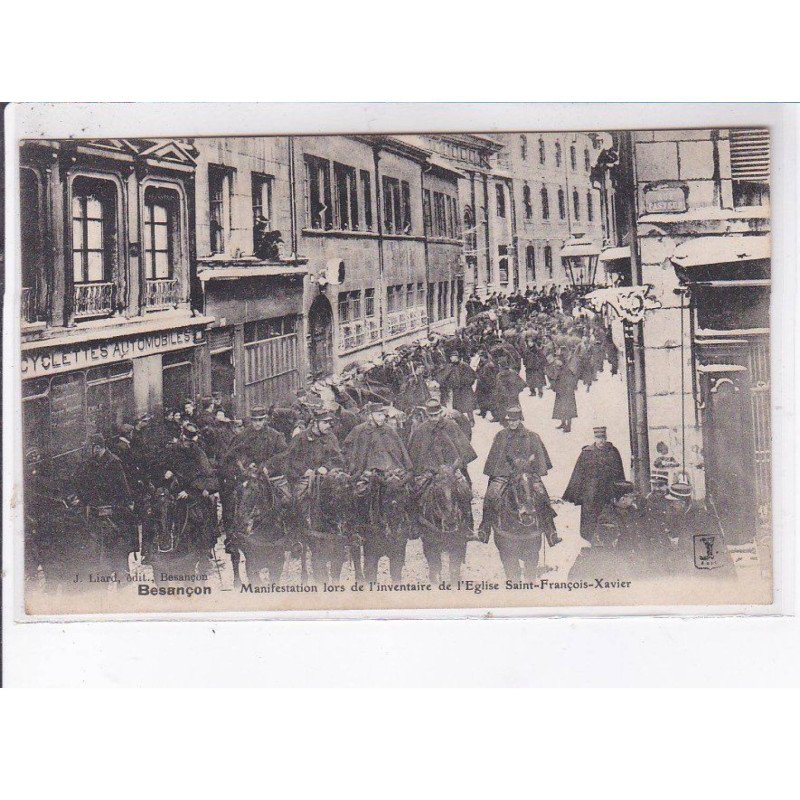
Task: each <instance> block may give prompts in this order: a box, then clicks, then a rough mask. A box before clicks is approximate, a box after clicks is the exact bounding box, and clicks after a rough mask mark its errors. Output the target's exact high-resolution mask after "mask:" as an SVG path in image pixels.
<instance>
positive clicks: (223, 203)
mask: <svg viewBox="0 0 800 800" xmlns="http://www.w3.org/2000/svg"><path fill="white" fill-rule="evenodd" d="M231 184H232V175H231V170H229V169H227V168H226V167H221V166H219V165H217V164H209V165H208V212H209V213H208V216H209V226H210V234H211V252H212V253H224V252H225V247H226V246H227V244H228V237H229V236H230V229H231Z"/></svg>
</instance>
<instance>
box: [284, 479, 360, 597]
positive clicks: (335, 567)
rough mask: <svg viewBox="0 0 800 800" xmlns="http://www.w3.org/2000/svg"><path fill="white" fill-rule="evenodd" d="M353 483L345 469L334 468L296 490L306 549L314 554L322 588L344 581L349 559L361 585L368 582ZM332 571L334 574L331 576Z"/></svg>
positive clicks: (305, 482) (296, 502)
mask: <svg viewBox="0 0 800 800" xmlns="http://www.w3.org/2000/svg"><path fill="white" fill-rule="evenodd" d="M351 484H352V480H351V478H350V475H349V474H348V473H347V472H345V471H344V470H342V469H339V468H334V469H331V470H329V471H328V472H326V473H325V474H320V473H318V472H315V473H314V474H313V475H311V476H310V478H309V479H308V480H304V481H300V482H299V483H298V484H297V485H296V487H295V494H294V497H295V505H296V510H297V511H298V516H299V517H301V518H302V531H303V533H302V537H301V541H302V545H303V547H304V548H305V547H306V546H307V547H308V550H309V552H310V553H311V566H312V569H313V572H314V581H315V582H316V583H318V584H321V583H326V582H328V581H329V580H330V581H331V582H332V583H335V582H338V581H340V580H341V576H342V568H343V567H344V563H345V561H347V559H348V556H349V557H350V560H351V561H352V564H353V568H354V570H355V578H356V580H357V581H363V580H364V573H363V571H362V568H361V548H360V542H359V540H358V538H357V535H356V534H355V533H354V531H353V528H352V525H351V522H352V517H353V511H352V505H353V504H352V488H351ZM329 570H330V573H329Z"/></svg>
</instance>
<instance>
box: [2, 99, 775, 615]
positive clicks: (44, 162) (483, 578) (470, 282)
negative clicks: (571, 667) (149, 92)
mask: <svg viewBox="0 0 800 800" xmlns="http://www.w3.org/2000/svg"><path fill="white" fill-rule="evenodd" d="M709 120H713V116H711V115H710V116H709ZM537 123H538V124H537ZM74 134H75V135H74V136H70V137H64V138H45V137H42V138H24V139H21V140H19V141H15V142H13V143H11V145H12V146H13V147H14V148H15V149H16V151H17V152H16V157H17V158H18V165H19V178H18V180H19V184H18V186H19V192H18V203H19V214H18V218H17V219H16V220H12V222H15V223H16V224H18V226H19V227H18V234H19V235H18V237H17V242H18V245H19V246H18V249H17V252H15V253H7V259H9V265H10V266H11V265H12V264H16V265H17V267H18V275H19V283H18V284H17V285H18V287H19V288H18V289H17V288H14V291H15V293H16V294H15V297H17V298H18V302H19V326H20V336H21V356H20V361H19V365H18V366H19V370H18V375H17V377H16V385H15V386H14V387H13V390H15V391H19V392H20V402H21V410H22V413H21V419H20V420H19V424H20V425H21V428H22V448H21V452H20V453H19V458H20V462H21V463H22V465H23V466H22V470H21V471H22V473H23V481H22V485H21V487H20V491H19V493H18V494H19V497H20V498H21V502H22V509H23V514H22V516H23V518H24V519H23V523H22V525H21V526H20V529H19V530H18V531H15V533H14V536H15V543H16V545H17V546H18V552H21V553H22V554H23V556H22V563H23V565H24V577H23V579H22V580H21V591H22V598H21V606H22V608H23V614H24V616H25V617H26V618H28V619H32V620H35V619H36V618H37V617H38V618H49V617H60V616H65V617H68V616H69V615H108V614H127V615H136V616H141V617H143V618H146V617H147V616H148V615H152V614H165V613H167V614H208V613H215V612H243V613H252V614H255V615H258V614H259V613H263V612H271V613H272V612H275V613H280V612H293V611H303V612H330V611H362V612H371V611H372V612H378V611H382V610H395V611H404V612H407V613H408V614H409V615H411V616H413V614H414V611H415V610H421V609H424V610H428V611H430V610H436V609H443V610H452V609H466V610H473V611H480V610H482V609H487V608H491V609H509V610H516V611H517V612H519V611H524V610H525V609H538V608H557V607H558V608H561V607H570V608H597V607H611V606H613V607H630V608H632V609H635V608H636V607H648V608H652V607H659V606H665V607H666V606H669V607H674V606H700V607H703V608H705V609H707V610H708V612H709V613H714V608H715V607H721V606H726V607H730V606H769V605H770V604H771V603H772V602H773V573H774V569H773V568H774V546H773V526H772V438H771V430H772V428H771V417H770V409H771V395H770V285H771V247H770V150H771V135H770V130H769V128H768V127H757V126H749V127H747V126H744V127H729V128H720V127H714V126H713V125H711V124H709V126H708V127H702V128H688V129H671V128H662V129H649V130H638V129H618V130H615V129H609V130H557V129H554V128H553V127H549V126H548V125H547V118H546V115H543V116H540V117H539V118H536V117H532V118H531V125H530V129H529V130H522V131H520V130H516V129H515V130H509V131H505V132H503V131H499V132H498V131H494V132H470V131H464V132H435V131H434V132H420V133H413V134H412V133H396V134H395V133H374V132H371V133H348V134H335V135H331V134H323V133H320V134H319V135H308V134H306V133H302V134H298V135H292V134H286V135H272V134H270V135H242V136H218V137H213V136H189V135H187V136H175V137H172V136H170V137H161V138H159V137H155V138H139V137H131V138H100V139H98V138H81V136H80V130H79V128H76V130H75V132H74ZM12 268H13V267H12ZM8 285H9V287H11V286H14V284H13V283H11V282H10V281H8ZM6 385H7V386H8V385H9V379H8V375H7V376H6Z"/></svg>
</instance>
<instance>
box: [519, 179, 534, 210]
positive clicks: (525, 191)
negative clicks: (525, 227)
mask: <svg viewBox="0 0 800 800" xmlns="http://www.w3.org/2000/svg"><path fill="white" fill-rule="evenodd" d="M522 205H523V206H525V219H532V218H533V203H532V202H531V187H530V186H528V184H527V183H526V184H525V185H524V186H523V187H522Z"/></svg>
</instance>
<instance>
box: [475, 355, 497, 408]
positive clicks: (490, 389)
mask: <svg viewBox="0 0 800 800" xmlns="http://www.w3.org/2000/svg"><path fill="white" fill-rule="evenodd" d="M497 372H498V368H497V364H495V362H494V361H493V359H492V357H491V356H490V355H489V354H488V353H485V354H484V355H483V356H482V357H481V363H480V364H479V365H478V375H477V381H476V383H475V404H476V405H477V406H478V411H479V412H480V415H481V416H482V417H485V416H486V414H487V412H488V411H490V410H491V408H492V398H493V397H494V387H495V384H496V383H497Z"/></svg>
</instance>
